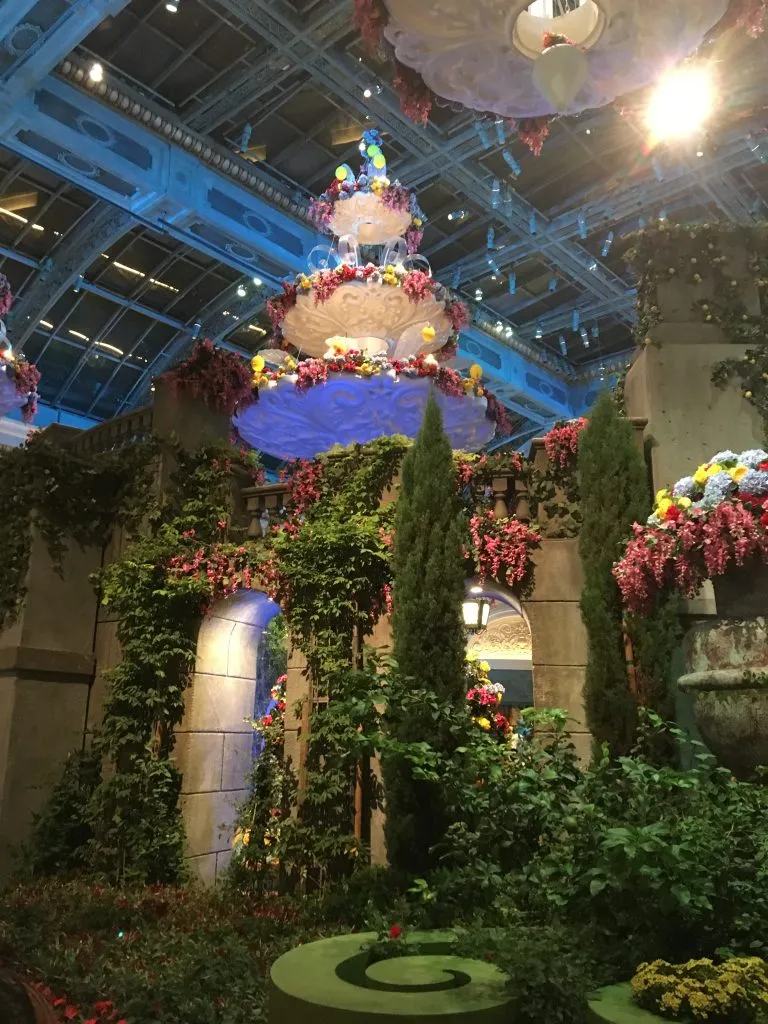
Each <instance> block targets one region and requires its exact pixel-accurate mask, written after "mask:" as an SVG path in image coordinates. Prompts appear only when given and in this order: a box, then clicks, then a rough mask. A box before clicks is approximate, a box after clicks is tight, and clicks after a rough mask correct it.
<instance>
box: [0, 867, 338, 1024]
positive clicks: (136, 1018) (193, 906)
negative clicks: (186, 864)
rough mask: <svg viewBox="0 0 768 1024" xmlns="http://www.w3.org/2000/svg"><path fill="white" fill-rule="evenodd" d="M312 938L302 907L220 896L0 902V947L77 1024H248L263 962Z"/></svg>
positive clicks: (104, 891)
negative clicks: (92, 1022)
mask: <svg viewBox="0 0 768 1024" xmlns="http://www.w3.org/2000/svg"><path fill="white" fill-rule="evenodd" d="M322 934H323V928H322V926H318V924H317V923H315V921H314V919H313V913H312V909H311V906H310V905H309V903H305V905H304V907H303V908H302V913H301V914H300V913H299V912H298V908H297V907H296V906H295V905H293V904H291V903H290V902H287V901H284V900H276V899H275V898H272V899H271V900H270V901H269V902H265V901H263V900H258V901H254V900H252V899H244V898H243V895H242V893H240V892H236V891H234V890H222V889H220V888H219V889H203V888H199V889H197V888H189V889H186V890H175V889H159V888H152V889H133V888H132V889H114V888H109V887H106V888H105V887H103V886H98V885H93V884H89V883H85V882H83V881H75V882H68V883H62V882H47V883H45V884H38V885H36V886H34V887H31V888H19V889H14V890H12V891H10V892H8V893H5V894H4V895H3V896H2V897H0V950H2V952H3V954H5V955H7V956H8V957H9V958H11V959H12V960H13V961H15V962H20V963H22V964H24V966H25V968H26V969H28V970H29V971H30V972H31V974H32V976H33V977H35V978H40V979H42V980H44V982H45V983H46V985H49V986H50V987H51V989H52V990H53V995H54V996H58V997H59V998H62V999H65V1002H66V1004H67V1005H69V1006H72V1007H74V1008H76V1009H78V1010H79V1013H78V1014H77V1015H76V1016H75V1018H74V1019H75V1020H76V1021H84V1020H87V1019H91V1018H97V1019H98V1020H104V1021H106V1020H108V1019H113V1020H126V1021H130V1024H158V1022H160V1021H169V1022H170V1021H189V1022H190V1024H191V1022H194V1024H259V1022H264V1021H266V1020H267V997H268V972H269V967H270V965H271V964H272V962H273V961H274V960H275V959H276V958H277V957H278V956H280V955H281V954H282V953H284V952H286V951H287V950H288V949H290V948H292V947H293V946H295V945H298V943H299V942H302V941H308V940H310V939H315V938H320V937H322ZM103 1001H109V1002H110V1003H112V1004H114V1015H112V1009H111V1008H110V1007H106V1009H103V1008H102V1007H100V1006H99V1005H98V1004H100V1003H102V1002H103ZM63 1011H64V1007H62V1010H61V1011H59V1012H61V1013H62V1016H61V1019H62V1020H65V1017H64V1013H63ZM56 1019H59V1017H58V1014H57V1018H56Z"/></svg>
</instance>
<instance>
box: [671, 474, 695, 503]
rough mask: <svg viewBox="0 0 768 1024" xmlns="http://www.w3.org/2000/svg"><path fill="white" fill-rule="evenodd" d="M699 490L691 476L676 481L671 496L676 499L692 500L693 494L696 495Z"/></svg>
mask: <svg viewBox="0 0 768 1024" xmlns="http://www.w3.org/2000/svg"><path fill="white" fill-rule="evenodd" d="M698 490H699V487H698V484H697V483H696V481H695V480H694V479H693V477H692V476H684V477H683V479H682V480H678V481H677V483H676V484H675V486H674V487H673V488H672V494H673V495H674V496H675V497H676V498H692V497H693V496H694V494H697V493H698Z"/></svg>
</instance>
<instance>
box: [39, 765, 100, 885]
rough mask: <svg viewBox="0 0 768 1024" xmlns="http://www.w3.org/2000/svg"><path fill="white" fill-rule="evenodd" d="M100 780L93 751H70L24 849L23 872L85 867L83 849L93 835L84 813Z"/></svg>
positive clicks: (50, 872)
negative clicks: (59, 776) (71, 752)
mask: <svg viewBox="0 0 768 1024" xmlns="http://www.w3.org/2000/svg"><path fill="white" fill-rule="evenodd" d="M100 780H101V759H100V758H99V757H97V756H96V755H95V754H94V753H93V752H92V751H90V750H83V751H78V752H77V753H73V754H70V755H69V757H68V758H67V761H66V763H65V765H64V770H63V772H62V774H61V778H60V779H59V780H58V782H57V783H56V785H55V786H54V787H53V790H52V792H51V794H50V796H49V798H48V801H47V802H46V804H45V807H44V808H43V810H42V811H41V812H40V814H37V815H35V817H34V819H33V825H32V832H31V835H30V838H29V840H28V842H27V843H25V844H24V847H23V849H22V851H21V854H22V859H21V871H22V873H23V874H31V875H57V874H69V873H70V872H73V871H76V870H80V869H82V868H83V866H84V864H83V851H84V849H85V846H86V844H87V843H88V842H89V841H90V840H91V838H92V832H91V828H90V824H89V822H88V821H87V818H86V816H85V815H84V813H83V808H85V807H87V806H88V803H89V801H90V800H91V799H92V797H93V794H94V791H95V789H96V787H97V786H98V784H99V782H100Z"/></svg>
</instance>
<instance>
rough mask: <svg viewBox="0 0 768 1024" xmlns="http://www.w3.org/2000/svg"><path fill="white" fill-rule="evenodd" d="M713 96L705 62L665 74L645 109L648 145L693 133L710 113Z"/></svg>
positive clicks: (713, 101)
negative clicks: (648, 137) (648, 135)
mask: <svg viewBox="0 0 768 1024" xmlns="http://www.w3.org/2000/svg"><path fill="white" fill-rule="evenodd" d="M715 99H716V97H715V88H714V82H713V79H712V72H711V69H710V68H709V67H708V66H707V65H704V64H687V65H685V66H683V67H680V68H676V69H675V70H674V71H672V72H670V73H669V74H668V75H665V76H664V77H663V78H662V79H661V81H660V82H659V84H658V85H657V87H656V90H655V92H654V93H653V95H652V96H651V99H650V101H649V103H648V107H647V109H646V112H645V122H646V126H647V128H648V132H649V134H650V142H651V145H657V144H658V143H659V142H672V141H674V140H676V139H686V138H690V137H691V136H692V135H695V134H697V133H698V132H699V131H700V130H701V128H702V127H703V125H704V124H705V122H706V121H707V119H708V117H709V116H710V114H711V113H712V110H713V108H714V106H715Z"/></svg>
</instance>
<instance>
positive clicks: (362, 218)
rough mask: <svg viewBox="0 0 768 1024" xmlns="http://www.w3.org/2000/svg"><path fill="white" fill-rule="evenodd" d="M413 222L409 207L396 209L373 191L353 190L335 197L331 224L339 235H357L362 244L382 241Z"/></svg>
mask: <svg viewBox="0 0 768 1024" xmlns="http://www.w3.org/2000/svg"><path fill="white" fill-rule="evenodd" d="M410 224H411V212H410V210H393V209H391V208H390V207H389V206H386V205H385V204H384V203H383V202H382V200H381V199H380V198H379V197H378V196H377V195H376V194H375V193H373V192H352V193H350V194H349V198H347V199H338V200H337V201H336V204H335V206H334V208H333V216H332V217H331V219H330V221H329V224H328V227H329V228H330V230H331V231H332V232H333V234H334V235H337V236H338V237H339V238H341V237H342V236H344V235H356V236H357V240H358V242H359V243H360V245H383V244H384V243H385V242H386V241H387V240H388V239H390V238H393V237H394V236H399V235H404V234H405V232H406V231H407V230H408V228H409V227H410Z"/></svg>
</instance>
